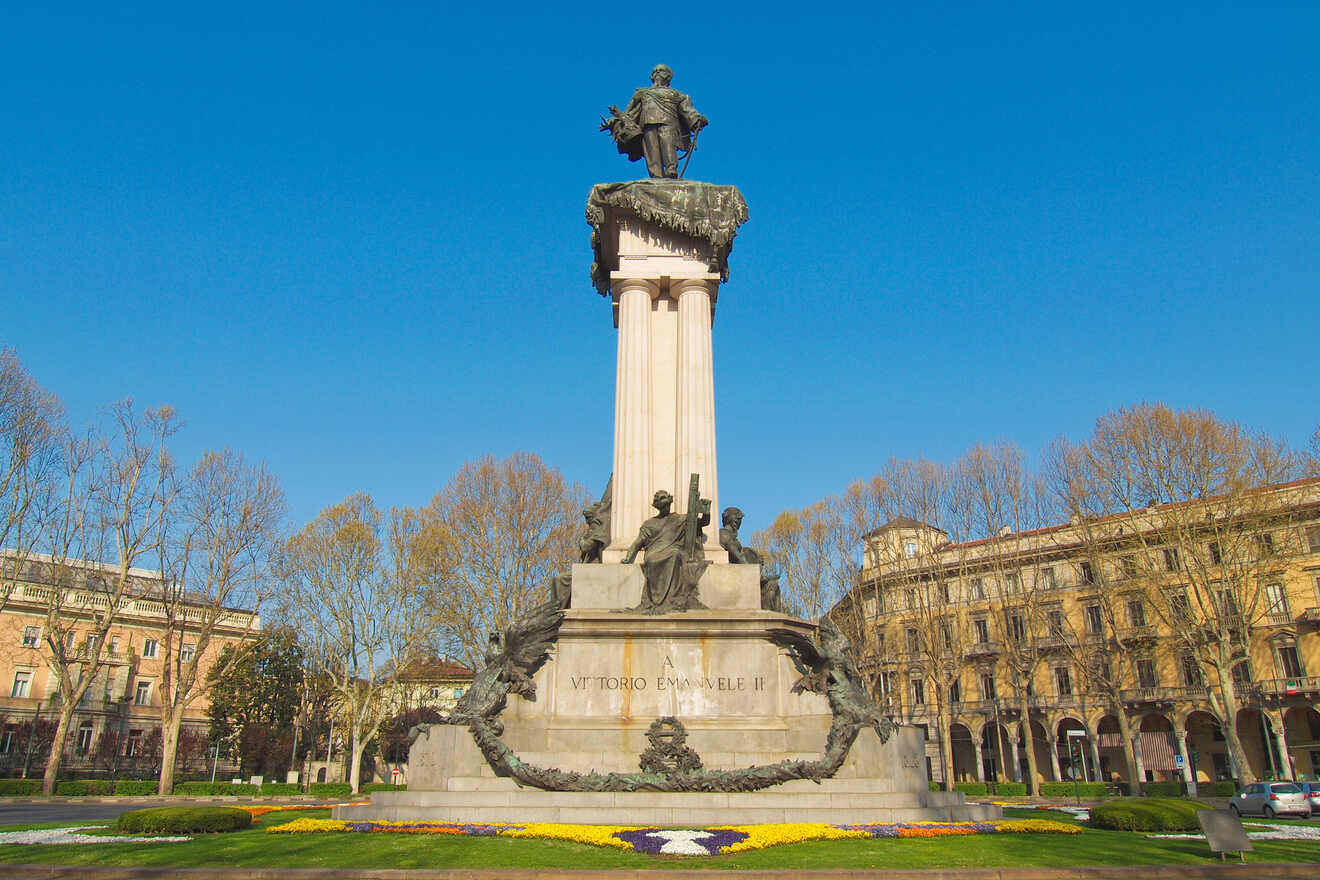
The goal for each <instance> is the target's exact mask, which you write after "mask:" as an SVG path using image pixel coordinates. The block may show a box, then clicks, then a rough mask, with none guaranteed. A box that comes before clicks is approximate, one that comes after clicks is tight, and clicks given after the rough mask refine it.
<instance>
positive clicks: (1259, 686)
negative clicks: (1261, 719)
mask: <svg viewBox="0 0 1320 880" xmlns="http://www.w3.org/2000/svg"><path fill="white" fill-rule="evenodd" d="M1255 690H1256V692H1257V693H1258V694H1260V696H1261V697H1263V698H1264V699H1267V700H1286V699H1288V698H1289V697H1304V698H1306V699H1309V700H1314V699H1317V698H1320V675H1302V676H1298V677H1296V678H1269V679H1265V680H1264V681H1258V682H1256V685H1255Z"/></svg>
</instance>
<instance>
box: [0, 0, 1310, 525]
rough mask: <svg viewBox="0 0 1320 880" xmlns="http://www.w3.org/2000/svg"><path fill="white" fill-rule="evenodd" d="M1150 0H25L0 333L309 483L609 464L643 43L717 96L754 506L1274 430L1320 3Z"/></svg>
mask: <svg viewBox="0 0 1320 880" xmlns="http://www.w3.org/2000/svg"><path fill="white" fill-rule="evenodd" d="M556 5H559V4H556ZM1149 5H1151V4H1124V3H1105V4H1058V3H1050V4H1020V3H1010V4H968V5H953V4H912V3H905V4H867V5H865V6H849V5H848V4H828V5H823V6H821V9H822V10H823V11H822V12H821V13H820V14H808V13H807V12H806V11H805V7H804V6H803V5H802V4H792V5H784V6H782V7H776V5H775V4H767V3H758V4H739V3H721V4H706V5H681V4H679V5H673V6H659V5H655V6H651V7H645V8H643V7H641V6H640V5H638V4H618V3H615V4H599V5H594V4H573V5H572V6H571V7H565V8H564V9H554V8H547V6H545V5H536V6H529V7H527V8H526V9H522V10H520V9H519V5H518V4H501V5H499V6H498V7H491V8H498V9H499V10H500V12H499V13H498V14H497V13H493V12H491V13H488V12H484V11H477V10H479V9H480V7H479V6H468V5H465V6H463V7H462V8H458V9H453V8H447V7H446V5H445V4H436V3H428V4H397V3H372V4H366V3H363V4H340V3H329V2H321V3H317V4H297V5H293V4H278V3H276V4H262V5H251V4H246V3H242V2H236V3H232V4H227V5H225V6H223V7H213V8H212V7H203V6H196V5H191V6H189V5H187V4H184V5H183V6H180V5H179V4H170V5H159V6H147V5H143V4H133V5H130V6H129V7H126V8H109V7H108V5H107V4H102V3H98V4H78V3H73V4H68V5H64V6H61V7H60V8H59V9H56V10H47V9H42V8H39V7H40V6H42V4H28V5H27V6H26V7H24V8H15V9H11V10H8V11H7V12H6V25H5V27H4V28H3V29H0V99H3V106H4V108H5V109H4V112H3V114H0V316H2V317H0V343H4V344H9V345H12V346H14V347H15V348H17V350H18V352H19V354H20V356H21V357H22V358H23V359H24V361H25V362H26V364H27V365H28V368H29V369H30V370H31V371H32V373H33V374H34V375H35V376H36V377H37V378H38V379H39V380H40V381H41V382H42V383H43V384H45V385H46V386H47V387H49V388H50V389H52V390H53V391H55V392H56V393H58V394H59V395H60V396H61V397H62V398H63V400H64V401H65V403H66V405H67V406H68V408H69V410H70V413H71V415H72V417H73V418H74V419H75V421H84V420H87V419H90V418H91V417H92V416H93V415H94V414H95V412H96V411H97V408H98V407H100V406H103V405H105V404H106V403H108V402H110V401H113V400H116V399H118V398H122V397H125V396H132V397H134V398H135V399H137V400H138V401H139V402H141V403H143V404H157V403H170V404H172V405H174V406H175V407H177V408H178V409H179V410H180V411H181V412H182V414H183V416H184V418H185V419H186V421H187V422H188V426H189V427H188V430H187V431H186V433H185V434H184V435H183V437H182V438H181V441H180V453H181V454H182V455H184V456H185V457H188V458H191V457H193V456H195V454H196V453H197V452H199V451H200V450H201V449H203V448H207V447H219V446H232V447H234V448H237V449H240V450H242V451H244V452H245V453H246V454H247V455H249V456H250V457H254V458H258V459H264V460H266V461H267V462H269V463H270V465H271V466H272V467H273V468H274V470H275V471H276V472H277V473H279V474H280V475H281V477H282V479H283V481H284V483H285V486H286V489H287V490H288V492H289V497H290V503H291V513H292V516H293V517H294V519H295V520H297V521H299V522H301V521H304V520H306V519H308V518H310V517H311V516H314V515H315V514H316V512H317V511H318V510H319V509H320V508H322V507H324V506H325V505H327V504H330V503H333V502H335V501H337V500H339V499H341V498H342V497H343V496H344V495H346V494H347V493H349V492H352V491H355V490H366V491H369V492H371V493H372V494H373V495H374V496H375V497H376V498H377V500H378V502H380V503H382V504H385V505H390V504H419V503H423V502H425V501H426V500H428V499H429V498H430V497H431V495H432V494H433V493H434V492H435V491H436V490H437V489H438V488H439V487H440V486H442V485H443V484H444V482H445V481H446V480H447V479H448V477H449V476H450V475H451V474H452V473H453V472H454V471H455V470H456V469H457V468H458V467H459V466H460V465H461V464H462V463H463V462H464V461H465V460H468V459H472V458H475V457H477V456H480V455H482V454H483V453H487V452H491V453H494V454H496V455H505V454H508V453H510V452H512V451H514V450H517V449H527V450H531V451H533V452H536V453H538V454H539V455H541V456H542V457H543V458H544V459H545V460H546V462H547V463H549V464H551V465H554V466H557V467H559V468H561V469H562V470H563V471H564V472H565V474H566V475H567V476H569V477H570V478H572V479H574V480H577V481H580V482H582V483H584V484H586V485H587V486H588V487H589V488H590V489H591V490H592V491H593V492H599V490H600V489H601V488H602V487H603V484H604V481H605V478H606V476H607V474H608V472H609V469H610V457H611V446H612V423H613V373H614V344H615V341H614V331H613V328H612V326H611V323H610V309H609V305H608V303H607V301H605V300H603V299H601V298H600V297H598V296H597V295H596V294H595V293H594V291H593V290H592V288H591V285H590V283H589V281H588V278H587V270H588V267H589V265H590V261H591V257H590V251H589V248H588V241H587V236H588V227H587V226H586V224H585V221H584V219H583V207H584V204H585V200H586V195H587V191H588V189H589V187H590V185H591V184H592V183H595V182H600V181H612V180H627V179H632V178H635V177H638V176H644V174H645V170H644V168H643V167H642V166H641V165H640V164H629V163H628V162H627V161H626V160H625V159H624V158H623V157H621V156H618V155H617V154H616V153H615V152H614V149H613V147H612V145H611V144H610V143H609V140H608V138H607V137H606V136H605V135H603V134H600V133H598V132H597V131H596V125H597V120H598V117H599V115H600V114H601V113H603V112H604V111H605V108H606V107H607V105H609V104H612V103H613V104H622V103H624V102H625V101H626V100H627V98H628V96H629V95H630V94H631V92H632V89H634V88H635V87H637V86H640V85H644V84H645V83H646V78H647V73H648V72H649V70H650V69H651V67H652V66H653V65H654V64H655V63H657V62H659V61H665V62H666V63H668V64H669V65H671V66H672V67H673V68H674V70H675V80H674V85H675V87H677V88H680V89H682V90H684V91H687V92H689V93H690V94H691V95H692V98H693V101H694V103H695V105H696V106H697V108H698V109H699V110H701V111H702V112H703V113H704V114H705V115H706V116H708V117H709V118H710V120H711V125H710V127H709V129H708V130H707V131H706V132H704V133H703V135H702V138H701V149H700V150H699V151H698V153H697V155H696V156H695V157H694V159H693V161H692V164H691V168H690V170H689V172H688V176H689V177H690V178H694V179H700V180H708V181H712V182H716V183H725V184H735V185H737V186H738V187H739V188H740V189H741V190H742V192H743V194H744V195H745V197H746V199H747V201H748V204H749V206H750V211H751V220H750V222H749V223H748V224H747V225H746V226H744V227H743V231H742V233H741V235H740V236H739V238H738V240H737V242H736V245H735V247H734V251H733V256H732V273H733V275H732V278H731V280H730V283H729V284H728V285H726V286H725V287H724V289H723V290H722V292H721V296H720V303H719V312H718V314H717V316H716V321H715V368H716V405H717V423H718V444H719V456H720V459H719V461H720V494H721V501H722V502H723V503H725V504H738V505H739V506H741V507H742V508H743V509H744V510H746V511H747V513H748V517H747V522H746V525H745V526H744V528H745V529H746V530H747V531H749V532H750V531H751V530H753V529H755V528H758V527H760V526H762V525H764V524H765V523H766V522H768V520H769V519H770V518H771V517H772V516H773V515H774V513H776V512H777V511H778V510H780V509H783V508H785V507H790V506H800V505H803V504H806V503H809V502H811V501H813V500H815V499H817V498H819V497H820V496H822V495H824V494H826V493H828V492H831V491H836V490H838V489H841V488H842V487H843V486H844V485H846V483H847V482H848V481H849V480H851V479H853V478H856V477H861V476H868V475H870V474H871V473H873V472H874V471H875V470H876V469H877V468H878V467H879V466H880V464H881V463H882V462H883V461H884V460H885V459H886V458H887V457H889V456H890V455H898V456H916V455H926V456H930V457H935V458H947V457H951V456H954V455H956V454H958V453H959V452H960V451H961V450H962V449H964V448H965V447H966V446H968V445H970V444H971V443H974V442H976V441H978V440H994V439H1011V440H1015V441H1017V442H1019V443H1020V444H1022V445H1023V446H1025V447H1026V448H1028V449H1030V450H1035V449H1038V448H1039V447H1040V446H1041V445H1042V444H1044V443H1046V442H1048V441H1049V440H1050V439H1051V438H1053V437H1054V436H1056V435H1057V434H1060V433H1064V434H1068V435H1071V436H1080V435H1083V434H1084V433H1085V432H1086V431H1087V430H1088V428H1089V427H1090V425H1091V424H1092V422H1093V420H1094V419H1095V417H1096V416H1098V415H1099V414H1101V413H1102V412H1104V411H1106V410H1108V409H1110V408H1113V407H1116V406H1120V405H1123V404H1128V403H1134V402H1137V401H1141V400H1163V401H1166V402H1168V403H1170V404H1172V405H1175V406H1200V407H1209V408H1212V409H1214V410H1216V411H1217V412H1219V413H1220V414H1221V415H1223V416H1225V417H1229V418H1234V419H1239V420H1242V421H1244V422H1247V423H1249V424H1251V425H1254V426H1257V427H1261V428H1265V429H1268V430H1270V431H1272V432H1276V433H1278V434H1281V435H1283V436H1284V437H1287V438H1289V439H1290V440H1292V441H1294V442H1299V443H1300V442H1302V441H1304V439H1305V438H1306V436H1307V435H1309V433H1310V431H1311V430H1312V428H1313V427H1314V426H1315V424H1316V422H1317V421H1320V406H1318V405H1317V404H1320V392H1317V390H1316V368H1315V358H1316V356H1315V347H1316V340H1317V335H1318V334H1317V329H1318V328H1320V317H1318V315H1320V308H1317V302H1318V301H1320V297H1318V296H1317V294H1320V210H1317V205H1318V204H1320V100H1317V98H1318V97H1320V96H1317V83H1320V60H1318V59H1320V53H1317V51H1316V47H1317V46H1320V5H1317V4H1315V3H1298V4H1295V5H1290V6H1278V5H1261V4H1250V5H1248V4H1239V5H1228V4H1217V3H1197V4H1185V5H1183V4H1178V5H1174V4H1160V5H1158V8H1154V9H1151V8H1147V7H1148V6H1149ZM916 7H921V8H916ZM569 9H571V11H567V10H569ZM652 10H655V11H652Z"/></svg>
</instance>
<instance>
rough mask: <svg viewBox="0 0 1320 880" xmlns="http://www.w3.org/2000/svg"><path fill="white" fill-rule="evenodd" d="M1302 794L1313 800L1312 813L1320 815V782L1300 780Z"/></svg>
mask: <svg viewBox="0 0 1320 880" xmlns="http://www.w3.org/2000/svg"><path fill="white" fill-rule="evenodd" d="M1297 784H1298V785H1299V786H1301V789H1302V794H1304V795H1306V799H1307V800H1308V801H1310V802H1311V815H1312V816H1320V782H1299V783H1297Z"/></svg>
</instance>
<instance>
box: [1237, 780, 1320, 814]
mask: <svg viewBox="0 0 1320 880" xmlns="http://www.w3.org/2000/svg"><path fill="white" fill-rule="evenodd" d="M1228 808H1229V809H1230V810H1232V811H1233V814H1234V815H1236V816H1241V815H1243V814H1245V813H1260V814H1261V815H1262V816H1264V817H1265V818H1266V819H1273V818H1274V817H1275V816H1276V815H1284V814H1292V815H1294V816H1301V817H1303V818H1305V819H1309V818H1311V802H1310V801H1309V800H1308V799H1307V797H1306V793H1305V792H1303V791H1302V787H1301V786H1300V785H1298V784H1297V783H1295V782H1255V783H1252V784H1251V785H1248V786H1247V787H1246V788H1244V789H1242V790H1241V791H1239V792H1238V793H1237V794H1235V795H1233V798H1232V800H1230V801H1229V802H1228Z"/></svg>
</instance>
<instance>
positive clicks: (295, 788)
mask: <svg viewBox="0 0 1320 880" xmlns="http://www.w3.org/2000/svg"><path fill="white" fill-rule="evenodd" d="M261 793H262V794H263V795H266V796H268V797H269V796H271V795H280V796H283V795H291V794H302V788H301V787H300V786H299V785H298V783H296V782H263V783H262V784H261Z"/></svg>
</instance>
